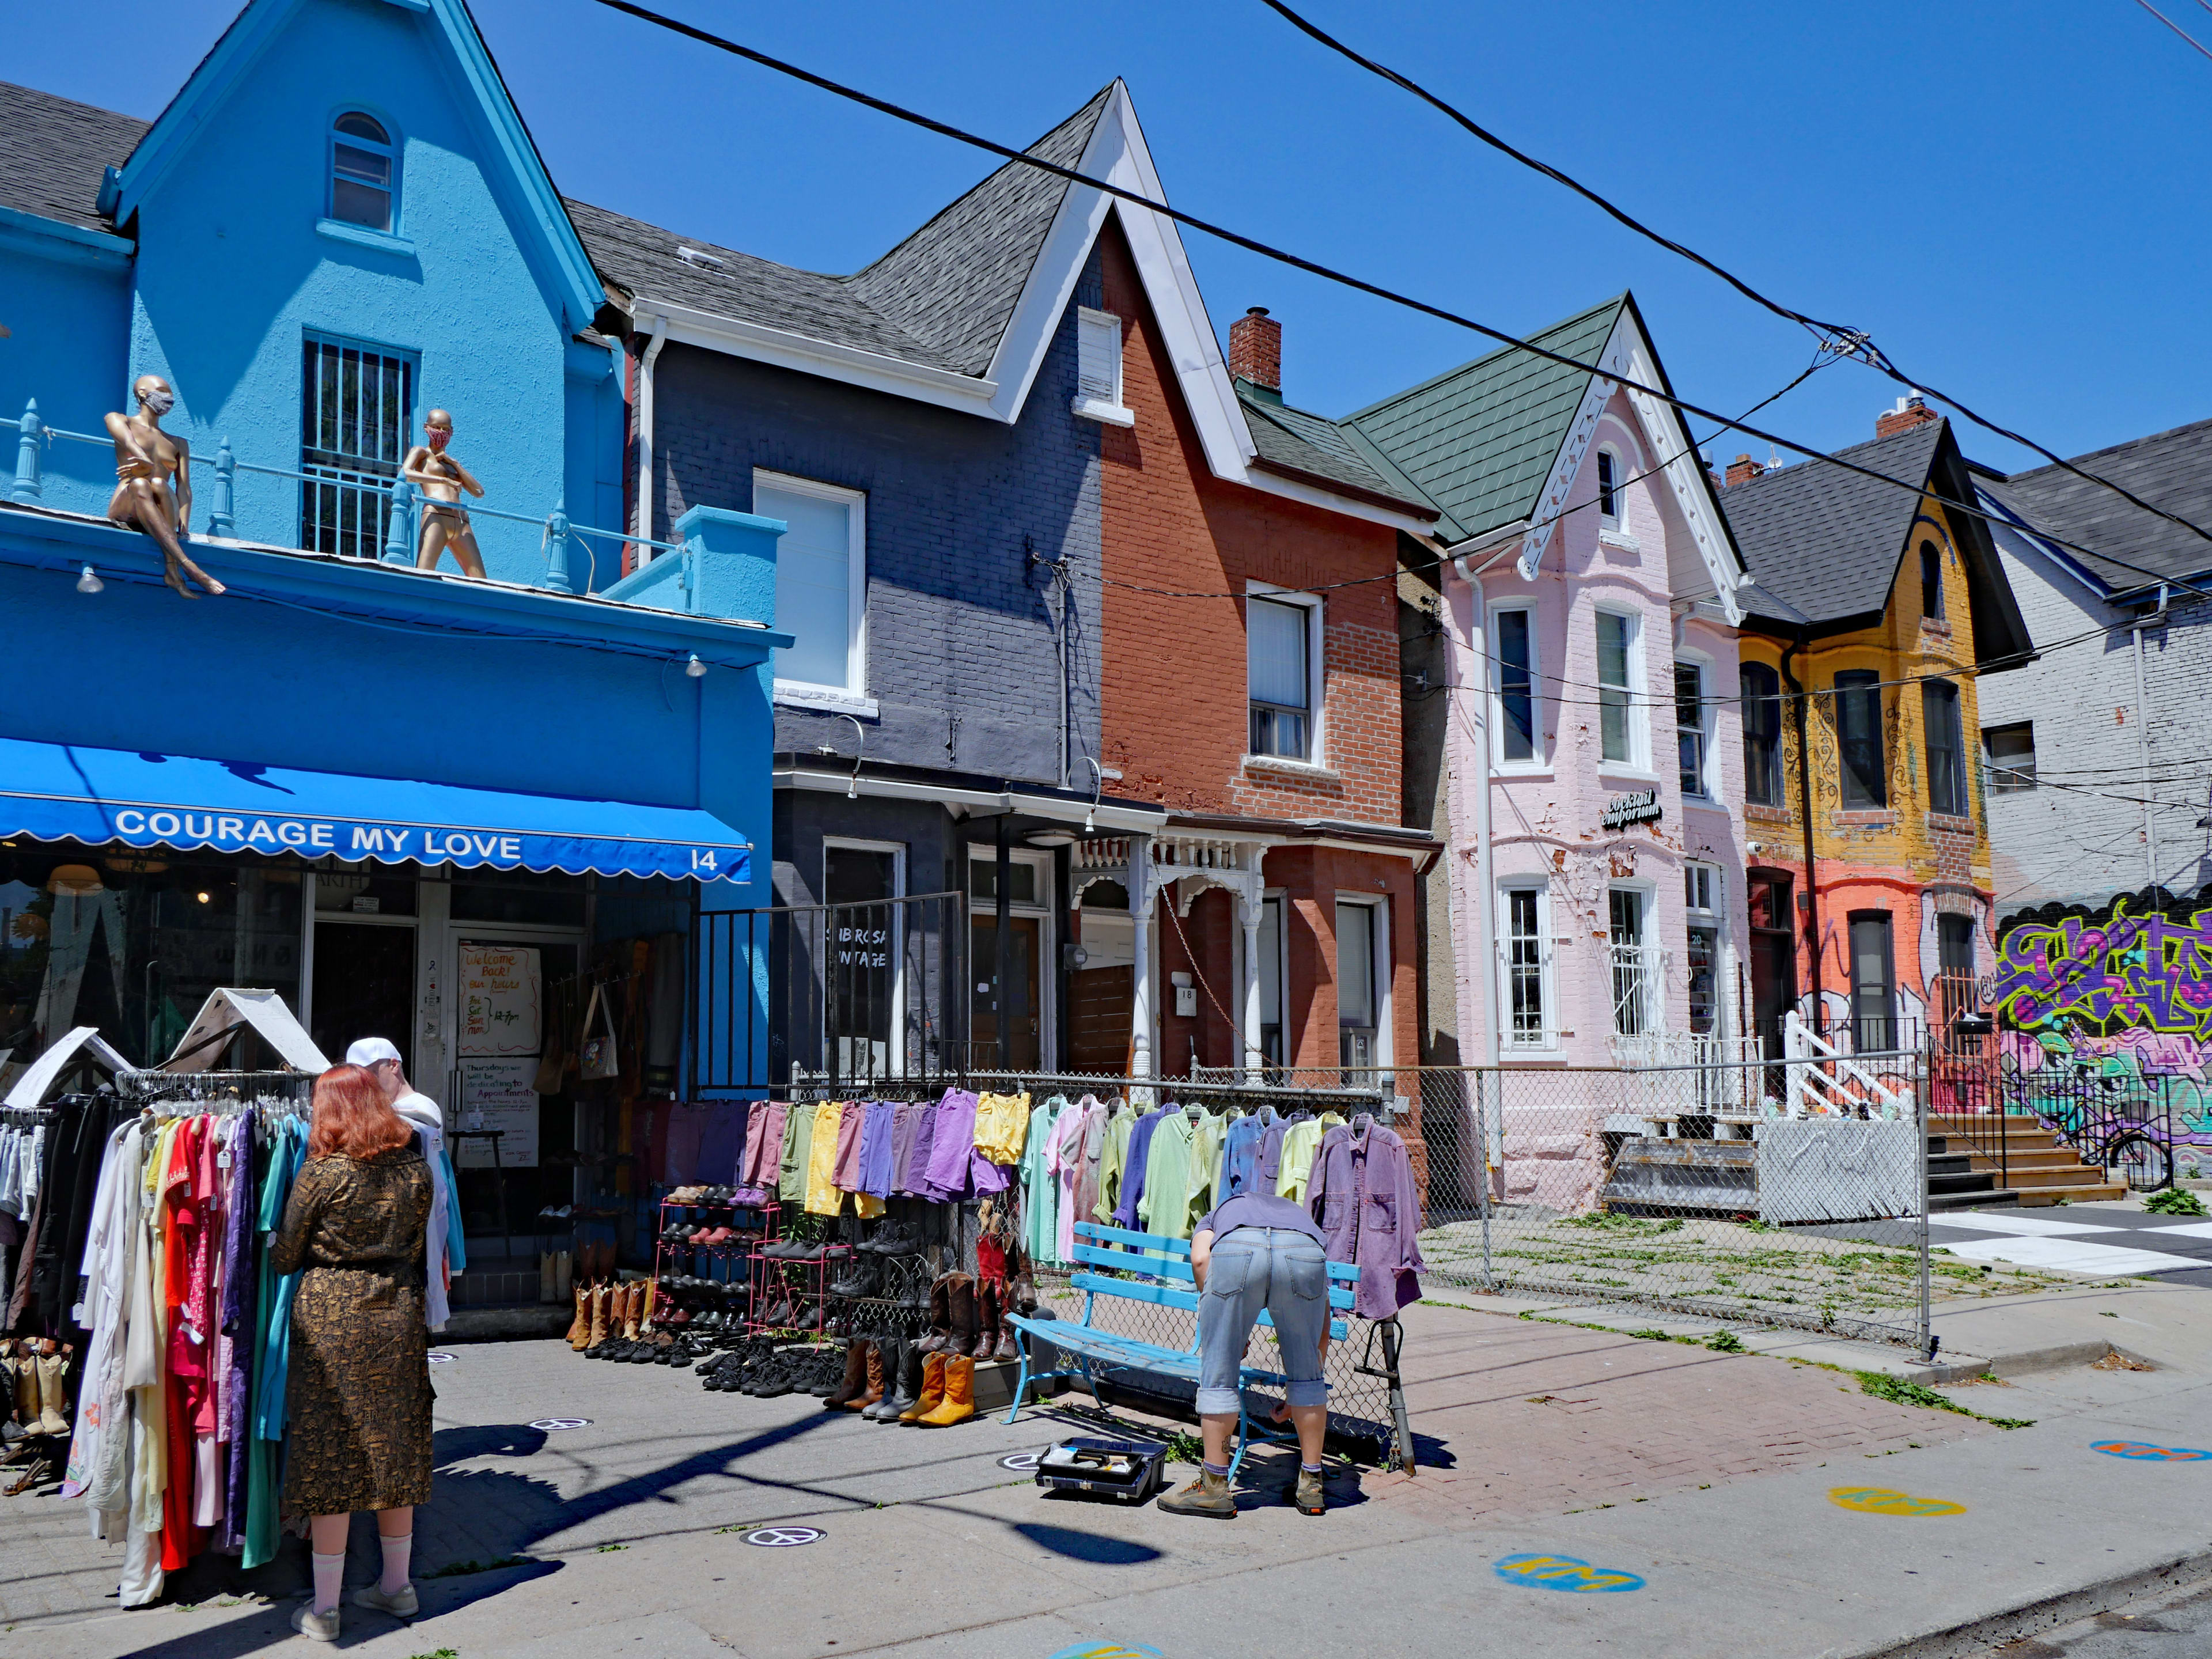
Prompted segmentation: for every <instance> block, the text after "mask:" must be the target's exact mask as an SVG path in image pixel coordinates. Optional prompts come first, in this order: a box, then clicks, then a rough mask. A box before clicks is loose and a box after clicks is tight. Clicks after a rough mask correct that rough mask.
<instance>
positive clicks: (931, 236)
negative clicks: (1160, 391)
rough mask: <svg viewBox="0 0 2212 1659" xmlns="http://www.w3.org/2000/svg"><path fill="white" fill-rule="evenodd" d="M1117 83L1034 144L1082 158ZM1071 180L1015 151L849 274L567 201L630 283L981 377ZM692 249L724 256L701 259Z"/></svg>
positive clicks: (610, 269) (615, 275) (732, 314)
mask: <svg viewBox="0 0 2212 1659" xmlns="http://www.w3.org/2000/svg"><path fill="white" fill-rule="evenodd" d="M1113 90H1114V88H1112V87H1110V86H1109V87H1107V88H1103V89H1102V90H1101V91H1100V92H1099V93H1098V94H1097V96H1096V97H1094V98H1093V99H1091V101H1090V102H1089V103H1087V104H1085V106H1083V107H1082V108H1081V109H1079V110H1078V111H1077V112H1075V113H1074V114H1073V115H1072V116H1070V117H1069V118H1067V119H1066V120H1065V121H1063V122H1061V123H1060V125H1058V126H1056V127H1054V129H1053V130H1052V131H1050V132H1048V133H1047V134H1045V136H1044V137H1042V138H1040V139H1039V140H1037V142H1036V143H1034V144H1032V145H1030V148H1029V154H1030V155H1035V156H1036V157H1038V158H1039V159H1040V160H1042V161H1054V162H1057V163H1059V164H1060V166H1062V167H1073V166H1075V165H1076V164H1077V163H1078V162H1079V161H1081V160H1082V158H1083V152H1084V150H1085V148H1086V147H1087V146H1088V145H1089V143H1090V142H1091V133H1092V132H1093V131H1095V130H1096V128H1097V125H1098V119H1099V117H1100V116H1101V115H1102V114H1103V112H1104V111H1105V108H1106V104H1107V100H1109V98H1110V97H1111V96H1112V94H1113ZM1067 188H1068V185H1067V181H1066V179H1060V178H1057V177H1055V176H1054V175H1053V174H1051V173H1041V172H1039V171H1038V170H1037V169H1036V168H1035V167H1024V166H1023V165H1022V164H1021V163H1020V162H1018V161H1009V162H1007V163H1006V166H1004V167H1000V169H999V170H998V171H997V172H995V173H992V174H991V175H990V177H988V178H987V179H984V180H983V181H982V183H981V184H979V185H976V186H975V189H973V190H971V191H968V193H967V194H965V195H964V196H962V197H960V198H959V199H958V200H957V201H955V202H954V203H952V204H951V205H950V206H949V207H947V208H945V210H944V211H942V212H941V213H939V214H938V215H937V216H935V217H934V218H933V219H931V220H930V221H929V222H928V223H927V224H926V225H924V226H922V227H921V229H919V230H917V231H915V233H914V234H913V235H911V236H909V237H908V238H907V239H906V240H904V241H902V242H901V243H900V244H899V245H898V246H896V247H895V248H893V249H891V251H890V252H888V253H886V254H884V256H883V258H880V259H878V260H876V261H875V262H874V263H873V264H871V265H869V266H868V267H867V268H866V270H861V271H859V272H857V273H855V274H854V275H853V276H824V275H822V274H820V273H818V272H816V271H811V270H795V269H794V268H793V267H792V266H789V265H780V264H775V263H774V262H773V261H771V260H768V259H761V258H755V257H754V256H752V255H750V254H748V253H740V252H737V251H736V250H735V249H732V248H726V247H721V246H717V245H715V244H714V243H711V242H706V241H702V240H697V239H696V238H685V237H679V236H678V235H677V234H675V233H674V232H672V231H667V230H663V229H661V228H659V226H657V225H649V224H647V223H645V222H642V221H641V220H637V219H630V218H625V217H624V216H622V215H620V214H617V213H610V212H608V211H607V210H605V209H604V208H596V207H592V206H591V205H590V204H587V203H583V202H575V201H571V202H569V203H568V215H569V217H570V218H571V219H573V220H574V222H575V226H576V230H577V234H580V236H582V238H583V239H584V246H585V247H586V249H587V250H588V251H589V252H590V253H591V256H592V263H593V264H596V265H597V266H598V267H599V273H600V275H602V276H605V278H607V279H608V280H609V281H610V282H612V283H616V284H617V285H619V286H620V287H623V288H624V289H629V291H630V292H631V293H633V294H644V295H648V296H649V297H651V298H653V299H659V300H671V301H677V302H678V303H681V304H684V305H688V306H693V307H697V308H698V309H699V310H701V311H704V312H708V313H713V314H714V315H716V316H721V317H729V318H732V319H736V320H738V321H742V322H750V323H757V324H759V325H763V326H764V327H768V328H776V329H782V330H785V331H789V332H793V333H797V334H803V335H805V336H807V337H810V338H813V339H818V340H825V341H828V342H829V343H832V344H836V345H842V346H849V347H852V348H854V349H857V350H861V351H869V352H875V353H878V354H879V355H882V356H890V357H895V358H897V359H899V360H901V361H902V362H913V363H920V364H922V365H924V366H926V367H927V368H940V369H945V370H948V371H949V372H951V373H952V374H969V375H977V376H980V375H981V374H984V373H985V372H986V371H987V370H988V369H989V368H990V366H991V358H992V356H993V354H994V352H996V350H997V349H998V346H999V342H1000V338H1001V337H1003V336H1004V334H1005V333H1006V325H1007V323H1008V322H1009V320H1010V319H1012V316H1013V311H1014V306H1015V304H1016V302H1017V301H1019V299H1020V298H1021V293H1022V287H1023V284H1024V283H1026V282H1027V281H1028V280H1029V276H1030V270H1032V269H1033V268H1034V267H1035V265H1036V262H1037V258H1038V256H1039V255H1040V254H1041V253H1042V252H1043V249H1044V243H1045V237H1046V235H1047V234H1048V232H1049V231H1050V230H1051V228H1052V222H1053V219H1054V216H1055V215H1057V214H1058V213H1059V211H1060V202H1061V200H1062V198H1063V197H1066V194H1067ZM679 247H691V248H694V249H696V250H698V251H699V252H704V253H708V254H710V255H712V256H714V258H718V259H720V260H721V261H722V263H723V267H724V268H723V269H721V270H702V269H701V268H700V267H699V266H698V265H697V264H693V263H691V262H690V261H687V260H684V259H681V258H678V257H677V250H678V248H679Z"/></svg>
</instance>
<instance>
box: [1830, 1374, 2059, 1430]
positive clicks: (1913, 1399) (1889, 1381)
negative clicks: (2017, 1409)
mask: <svg viewBox="0 0 2212 1659" xmlns="http://www.w3.org/2000/svg"><path fill="white" fill-rule="evenodd" d="M1852 1374H1853V1375H1854V1376H1857V1378H1858V1380H1859V1392H1860V1393H1861V1394H1870V1395H1873V1396H1874V1397H1875V1399H1877V1400H1887V1401H1890V1402H1891V1403H1892V1404H1893V1405H1898V1406H1919V1407H1923V1408H1924V1409H1926V1410H1929V1411H1936V1412H1955V1413H1957V1414H1958V1415H1960V1417H1972V1418H1976V1419H1979V1420H1980V1421H1982V1422H1984V1423H1990V1424H1994V1425H1996V1426H1997V1427H1998V1428H2000V1429H2028V1428H2033V1427H2034V1426H2035V1419H2033V1418H2032V1417H1990V1416H1987V1415H1985V1414H1984V1413H1981V1412H1977V1411H1969V1410H1967V1409H1966V1407H1964V1406H1961V1405H1960V1403H1959V1402H1958V1401H1955V1400H1953V1399H1951V1398H1949V1397H1948V1396H1947V1395H1940V1394H1938V1393H1936V1390H1935V1389H1931V1388H1928V1387H1926V1386H1924V1385H1923V1384H1921V1383H1908V1382H1906V1381H1905V1378H1903V1377H1901V1376H1889V1375H1888V1374H1887V1372H1883V1371H1856V1372H1854V1373H1852Z"/></svg>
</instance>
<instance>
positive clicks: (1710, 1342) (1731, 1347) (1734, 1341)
mask: <svg viewBox="0 0 2212 1659" xmlns="http://www.w3.org/2000/svg"><path fill="white" fill-rule="evenodd" d="M1705 1346H1707V1347H1708V1348H1711V1350H1712V1351H1713V1352H1715V1353H1741V1352H1743V1351H1744V1348H1743V1339H1742V1338H1741V1337H1740V1336H1738V1335H1737V1334H1735V1332H1734V1331H1727V1330H1722V1331H1715V1332H1714V1333H1713V1334H1711V1336H1709V1337H1707V1338H1706V1339H1705Z"/></svg>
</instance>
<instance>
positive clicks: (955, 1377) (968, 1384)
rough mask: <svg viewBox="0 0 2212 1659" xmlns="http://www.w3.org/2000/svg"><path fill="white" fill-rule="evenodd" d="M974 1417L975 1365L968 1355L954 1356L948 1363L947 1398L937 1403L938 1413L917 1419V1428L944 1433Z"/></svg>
mask: <svg viewBox="0 0 2212 1659" xmlns="http://www.w3.org/2000/svg"><path fill="white" fill-rule="evenodd" d="M973 1416H975V1361H974V1360H972V1359H970V1358H968V1356H967V1355H966V1354H954V1355H952V1356H951V1358H948V1359H947V1360H946V1361H945V1398H944V1399H942V1400H940V1401H938V1402H937V1409H936V1410H935V1411H933V1412H928V1413H924V1414H923V1415H922V1416H921V1418H919V1419H916V1421H917V1424H918V1425H919V1426H920V1427H922V1428H925V1429H945V1428H950V1427H951V1425H953V1424H955V1423H965V1422H966V1421H967V1420H968V1419H969V1418H971V1417H973Z"/></svg>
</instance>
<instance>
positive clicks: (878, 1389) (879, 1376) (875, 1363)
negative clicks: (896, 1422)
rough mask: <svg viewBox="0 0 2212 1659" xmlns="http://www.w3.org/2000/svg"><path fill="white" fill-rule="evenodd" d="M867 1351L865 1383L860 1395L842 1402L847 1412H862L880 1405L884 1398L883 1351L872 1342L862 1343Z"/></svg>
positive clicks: (878, 1345)
mask: <svg viewBox="0 0 2212 1659" xmlns="http://www.w3.org/2000/svg"><path fill="white" fill-rule="evenodd" d="M860 1346H862V1347H863V1348H865V1349H866V1350H867V1355H868V1357H867V1383H866V1387H865V1388H863V1389H861V1390H860V1393H858V1394H856V1395H854V1396H853V1397H852V1398H851V1399H849V1400H848V1401H845V1402H844V1406H845V1409H846V1410H847V1411H848V1412H864V1411H866V1410H867V1408H868V1407H871V1406H874V1405H879V1404H881V1403H882V1401H883V1397H884V1351H883V1348H882V1346H881V1345H880V1344H878V1343H874V1342H862V1343H861V1344H860Z"/></svg>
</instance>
